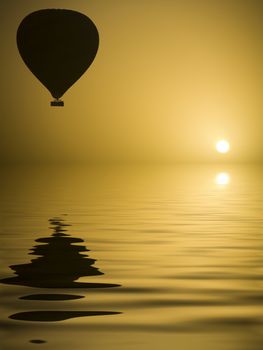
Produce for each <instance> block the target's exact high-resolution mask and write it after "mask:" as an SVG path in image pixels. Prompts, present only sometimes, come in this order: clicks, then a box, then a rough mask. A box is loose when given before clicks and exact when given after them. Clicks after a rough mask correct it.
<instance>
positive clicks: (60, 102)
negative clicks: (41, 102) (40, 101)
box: [50, 100, 64, 107]
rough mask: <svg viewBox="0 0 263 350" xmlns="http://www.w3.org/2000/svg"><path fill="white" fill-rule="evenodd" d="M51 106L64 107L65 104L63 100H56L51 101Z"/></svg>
mask: <svg viewBox="0 0 263 350" xmlns="http://www.w3.org/2000/svg"><path fill="white" fill-rule="evenodd" d="M50 106H52V107H63V106H64V102H63V101H61V100H54V101H51V102H50Z"/></svg>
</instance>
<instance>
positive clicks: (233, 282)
mask: <svg viewBox="0 0 263 350" xmlns="http://www.w3.org/2000/svg"><path fill="white" fill-rule="evenodd" d="M262 170H263V169H262V167H260V166H249V165H247V166H240V165H235V166H234V165H233V166H231V165H225V166H224V165H220V166H216V165H209V166H208V165H200V166H174V167H165V166H163V167H144V168H143V167H136V168H135V167H117V166H116V167H95V166H94V167H24V168H21V167H16V168H10V167H9V168H7V167H6V168H3V169H2V172H1V185H2V186H1V187H2V189H1V206H0V211H1V227H0V230H1V246H0V247H1V267H0V279H1V282H2V283H1V309H0V311H1V312H0V315H1V316H0V317H1V320H0V322H1V338H2V344H3V348H4V349H5V350H9V349H10V350H13V349H18V348H19V349H22V350H24V349H30V348H31V347H32V348H33V347H39V346H40V347H43V348H46V349H51V350H53V349H54V350H55V349H59V350H60V349H61V350H62V349H69V348H75V349H80V350H82V349H83V350H84V349H86V348H89V349H104V348H107V349H109V350H111V349H112V350H113V349H114V350H115V349H116V350H118V349H128V350H129V349H136V350H138V349H146V350H147V349H171V348H176V349H183V350H192V349H196V348H198V347H200V348H202V349H211V348H212V349H215V350H219V349H220V350H221V349H222V350H223V349H224V350H225V349H226V350H228V349H231V350H236V349H237V350H239V349H240V350H247V349H250V350H259V349H261V348H262V344H263V337H262V330H263V293H262V291H263V269H262V266H263V265H262V263H263V251H262V248H263V236H262V228H263V184H262V178H263V176H262V175H263V171H262ZM219 174H223V175H219Z"/></svg>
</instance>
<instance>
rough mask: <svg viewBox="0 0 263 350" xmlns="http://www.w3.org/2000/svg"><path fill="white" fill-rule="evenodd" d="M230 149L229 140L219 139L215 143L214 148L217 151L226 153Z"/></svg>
mask: <svg viewBox="0 0 263 350" xmlns="http://www.w3.org/2000/svg"><path fill="white" fill-rule="evenodd" d="M229 149H230V146H229V142H228V141H226V140H220V141H218V142H217V143H216V150H217V152H219V153H227V152H228V151H229Z"/></svg>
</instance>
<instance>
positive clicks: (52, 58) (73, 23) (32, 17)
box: [17, 9, 99, 106]
mask: <svg viewBox="0 0 263 350" xmlns="http://www.w3.org/2000/svg"><path fill="white" fill-rule="evenodd" d="M98 46H99V34H98V31H97V28H96V26H95V24H94V23H93V22H92V20H91V19H90V18H88V17H87V16H85V15H84V14H82V13H80V12H76V11H72V10H65V9H43V10H39V11H36V12H33V13H30V14H29V15H28V16H26V17H25V18H24V19H23V20H22V22H21V23H20V25H19V27H18V30H17V47H18V50H19V53H20V55H21V57H22V59H23V61H24V62H25V64H26V65H27V67H28V68H29V69H30V71H31V72H32V73H33V74H34V75H35V76H36V77H37V78H38V79H39V80H40V81H41V83H42V84H43V85H44V86H45V87H46V88H47V89H48V90H49V91H50V93H51V95H52V96H53V98H54V101H52V102H51V106H64V102H63V101H61V100H60V98H61V97H62V96H63V95H64V93H65V92H66V91H67V90H68V89H69V88H70V87H71V86H72V85H73V84H74V83H75V82H76V81H77V80H78V79H79V78H80V77H81V76H82V74H83V73H84V72H85V71H86V70H87V69H88V68H89V66H90V65H91V63H92V62H93V60H94V58H95V56H96V53H97V51H98Z"/></svg>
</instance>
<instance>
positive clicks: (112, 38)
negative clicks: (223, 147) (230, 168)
mask: <svg viewBox="0 0 263 350" xmlns="http://www.w3.org/2000/svg"><path fill="white" fill-rule="evenodd" d="M42 8H68V9H73V10H77V11H80V12H83V13H84V14H86V15H88V16H89V17H90V18H91V19H92V20H93V21H94V22H95V24H96V25H97V28H98V30H99V33H100V47H99V51H98V54H97V57H96V59H95V61H94V63H93V64H92V66H91V67H90V69H89V70H88V71H87V72H86V74H85V75H84V76H83V77H82V78H81V79H80V80H79V81H78V82H76V84H75V85H74V86H73V87H72V88H71V89H70V90H69V91H68V92H67V93H66V94H65V95H64V97H63V100H64V102H65V107H64V108H58V107H57V108H54V107H53V108H52V107H50V100H51V96H50V94H49V92H48V91H47V90H46V89H45V87H44V86H42V84H41V83H40V82H39V81H38V80H37V79H36V78H35V77H34V76H33V75H32V74H31V72H30V71H29V70H28V69H27V67H26V66H25V65H24V63H23V61H22V59H21V58H20V56H19V53H18V51H17V47H16V30H17V27H18V26H19V24H20V22H21V20H22V19H23V18H24V17H25V16H26V15H27V14H29V13H30V12H32V11H35V10H39V9H42ZM0 16H1V18H0V26H1V28H0V40H1V41H0V42H1V56H0V60H1V80H0V84H1V87H0V88H1V106H0V116H1V128H0V130H1V131H0V134H1V135H0V136H1V141H0V146H1V147H0V156H1V158H2V160H3V162H24V163H28V162H37V163H46V162H55V163H57V162H74V163H75V162H76V163H77V162H84V163H85V162H87V163H88V162H91V161H92V162H97V161H98V162H104V161H105V162H111V161H121V162H152V161H153V162H177V161H183V162H184V161H215V162H216V161H220V160H221V161H262V160H263V135H262V133H263V115H262V104H263V103H262V101H263V99H262V91H263V89H262V88H263V86H262V85H263V84H262V83H263V75H262V62H263V60H262V58H263V57H262V56H263V50H262V37H263V21H262V18H263V2H262V1H261V0H207V1H204V0H192V1H190V0H85V1H84V0H74V1H64V0H61V1H55V0H54V1H49V0H45V1H44V0H38V1H35V0H34V1H33V0H8V1H1V3H0ZM69 45H70V43H69ZM220 138H226V139H228V140H229V141H230V143H231V146H232V150H231V152H230V153H229V154H228V155H223V156H222V155H218V154H216V152H215V151H214V143H215V141H216V140H217V139H220Z"/></svg>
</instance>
